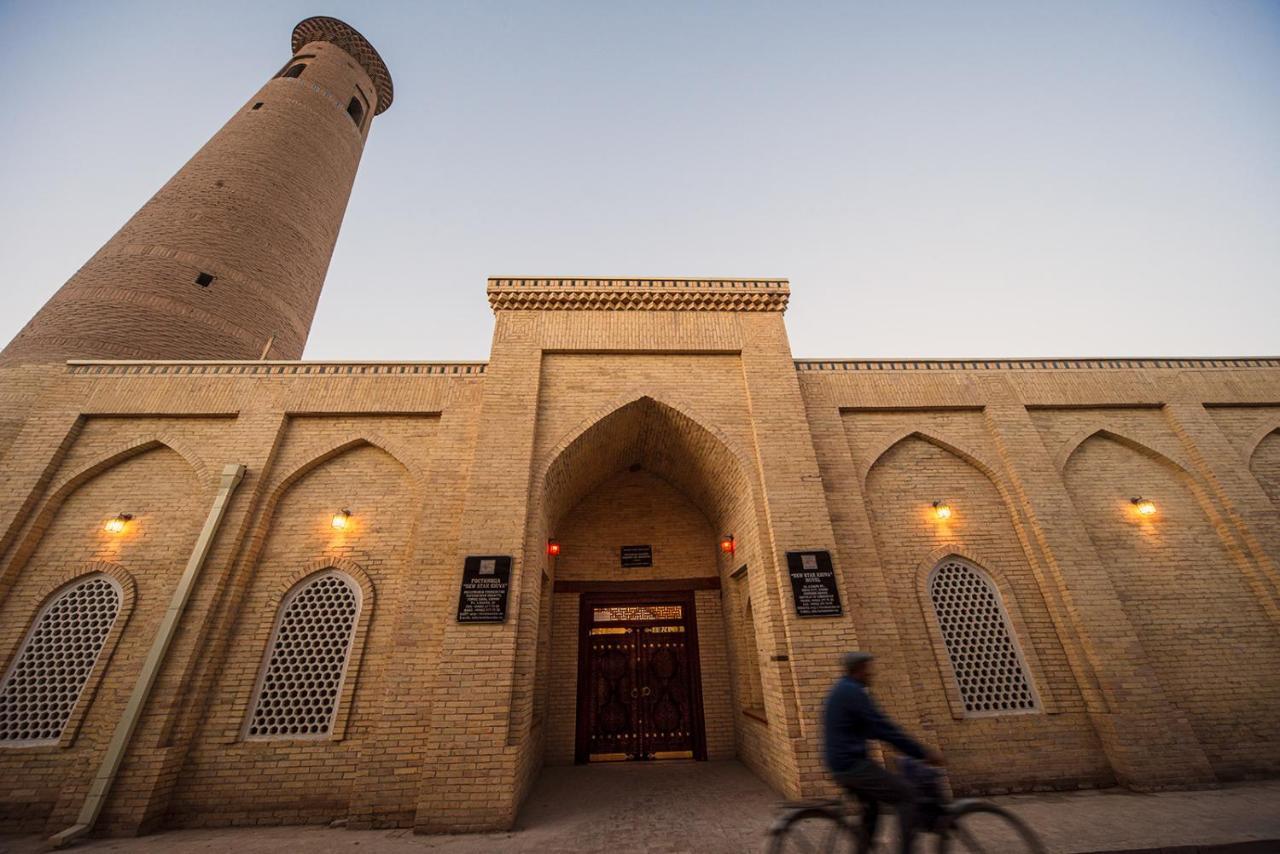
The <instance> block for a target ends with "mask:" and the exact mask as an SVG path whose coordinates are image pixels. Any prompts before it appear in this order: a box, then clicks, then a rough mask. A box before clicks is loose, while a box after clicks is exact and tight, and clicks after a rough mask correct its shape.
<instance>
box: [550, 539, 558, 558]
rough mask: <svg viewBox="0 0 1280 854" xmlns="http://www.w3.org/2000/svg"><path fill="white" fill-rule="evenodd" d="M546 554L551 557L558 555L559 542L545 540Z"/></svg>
mask: <svg viewBox="0 0 1280 854" xmlns="http://www.w3.org/2000/svg"><path fill="white" fill-rule="evenodd" d="M547 554H549V555H551V556H552V557H555V556H556V555H558V554H560V542H559V541H558V540H547Z"/></svg>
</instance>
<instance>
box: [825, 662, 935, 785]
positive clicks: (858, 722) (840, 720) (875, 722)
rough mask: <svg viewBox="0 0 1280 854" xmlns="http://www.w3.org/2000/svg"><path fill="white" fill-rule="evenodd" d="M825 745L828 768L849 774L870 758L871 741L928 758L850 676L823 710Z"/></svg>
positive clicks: (839, 684)
mask: <svg viewBox="0 0 1280 854" xmlns="http://www.w3.org/2000/svg"><path fill="white" fill-rule="evenodd" d="M822 730H823V744H824V748H825V759H826V763H827V768H828V769H829V770H830V771H831V772H832V773H833V774H839V773H841V772H842V771H848V770H849V769H850V768H852V767H853V766H854V764H856V763H857V762H860V761H862V760H864V759H866V758H867V740H868V739H875V740H876V741H883V742H885V743H887V744H891V745H893V746H894V747H896V748H897V749H898V750H900V751H901V752H903V753H905V754H906V755H908V756H914V757H915V758H916V759H923V758H924V748H923V747H921V746H920V745H919V744H917V743H916V742H915V740H914V739H912V738H911V737H910V736H909V735H907V734H906V733H905V732H903V731H902V730H901V729H899V728H898V726H897V725H896V724H895V723H894V722H893V721H891V720H889V719H888V718H887V717H885V714H884V712H882V711H880V708H879V706H877V705H876V703H875V701H874V700H872V699H871V695H870V694H868V693H867V689H866V687H864V686H863V684H862V683H861V682H859V681H858V680H857V679H854V678H853V677H851V676H846V677H844V678H843V679H841V680H840V681H839V682H837V683H836V684H835V685H833V686H832V688H831V693H829V694H827V701H826V703H825V705H824V706H823V708H822Z"/></svg>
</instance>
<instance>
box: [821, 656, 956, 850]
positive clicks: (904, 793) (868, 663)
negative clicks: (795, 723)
mask: <svg viewBox="0 0 1280 854" xmlns="http://www.w3.org/2000/svg"><path fill="white" fill-rule="evenodd" d="M873 660H874V656H872V655H871V654H870V653H867V652H850V653H846V654H845V656H844V659H843V664H844V671H845V675H844V677H843V678H841V679H840V680H839V681H837V682H836V684H835V685H834V686H832V688H831V692H830V693H829V694H828V695H827V700H826V704H825V705H824V707H823V711H822V728H823V735H824V745H825V757H824V758H825V760H826V764H827V770H829V771H830V772H831V776H832V777H833V778H834V779H835V781H836V782H837V783H839V784H840V786H841V787H842V788H844V789H845V790H846V791H848V792H850V793H851V794H853V795H854V796H855V797H857V798H858V800H860V801H861V802H862V803H863V806H864V813H863V828H864V832H865V833H866V834H867V835H868V839H871V838H874V836H875V829H876V819H877V818H878V816H879V811H880V810H879V805H880V804H881V803H887V804H892V805H893V807H894V809H895V810H896V811H897V813H898V825H899V828H900V830H901V838H902V847H901V851H902V854H910V851H911V846H912V843H913V842H914V839H915V834H916V830H917V826H916V824H917V820H916V795H915V790H914V788H913V787H912V785H911V784H910V783H908V782H907V781H906V780H905V779H903V778H902V777H901V776H899V775H897V774H893V773H891V772H890V771H887V770H886V769H885V768H884V767H883V766H881V765H879V764H877V763H876V762H874V761H872V759H871V758H870V757H869V756H868V755H867V741H868V739H874V740H876V741H883V742H885V743H886V744H890V745H892V746H893V747H895V748H897V749H898V750H899V751H901V752H902V753H905V754H906V755H907V756H911V757H914V758H916V759H923V760H924V761H926V762H929V763H931V764H934V765H941V764H942V756H941V755H940V754H938V753H937V752H936V751H933V750H930V749H928V748H926V747H923V746H922V745H920V744H919V743H917V742H916V741H915V740H914V739H912V738H911V737H910V736H908V735H907V734H906V733H905V732H903V731H902V730H901V729H900V728H899V727H898V726H897V725H896V724H894V723H893V721H891V720H889V718H887V717H886V716H885V714H884V713H883V712H882V711H880V708H879V707H878V706H877V705H876V704H875V701H874V700H872V699H871V695H870V694H869V693H867V688H868V687H870V685H871V682H872V678H873V676H874V669H873V665H872V662H873Z"/></svg>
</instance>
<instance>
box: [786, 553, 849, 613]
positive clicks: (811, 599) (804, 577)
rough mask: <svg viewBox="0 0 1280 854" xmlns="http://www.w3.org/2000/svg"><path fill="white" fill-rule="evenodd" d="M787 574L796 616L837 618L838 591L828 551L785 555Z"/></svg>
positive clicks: (838, 610) (839, 610) (840, 611)
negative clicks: (789, 578) (789, 579)
mask: <svg viewBox="0 0 1280 854" xmlns="http://www.w3.org/2000/svg"><path fill="white" fill-rule="evenodd" d="M787 573H788V574H789V575H790V576H791V595H792V596H793V597H794V598H795V600H796V616H798V617H838V616H840V615H841V614H843V613H844V610H843V609H842V608H841V607H840V591H839V590H838V589H837V588H836V573H835V569H833V568H832V566H831V553H830V552H787Z"/></svg>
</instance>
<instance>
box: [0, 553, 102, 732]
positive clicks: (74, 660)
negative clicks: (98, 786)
mask: <svg viewBox="0 0 1280 854" xmlns="http://www.w3.org/2000/svg"><path fill="white" fill-rule="evenodd" d="M120 598H121V597H120V586H119V585H118V584H116V582H115V581H113V580H112V579H111V578H108V577H107V576H105V575H94V576H90V577H89V578H86V579H84V580H83V581H81V582H79V583H77V584H75V585H74V586H72V587H70V588H68V589H67V590H66V591H65V592H63V593H61V594H60V595H59V596H58V597H57V598H56V599H54V600H53V601H52V602H50V603H49V604H48V605H46V606H45V608H44V610H42V611H41V612H40V614H39V615H37V617H36V619H35V622H34V623H33V624H32V626H31V631H30V632H28V633H27V637H26V640H24V641H23V643H22V647H21V651H20V652H19V653H18V657H17V659H16V660H15V661H14V662H13V665H12V667H10V668H9V672H8V673H7V674H6V675H5V678H4V682H3V683H2V684H0V745H10V746H14V745H25V744H39V743H48V742H57V741H58V739H59V738H61V737H62V730H63V729H64V728H66V726H67V721H68V720H70V718H71V710H72V709H74V708H75V705H76V701H77V700H78V699H79V698H80V692H81V691H83V690H84V685H85V683H86V682H88V681H89V674H90V673H92V672H93V665H94V663H95V662H96V661H97V660H98V654H99V653H100V652H102V645H103V644H104V643H106V640H107V635H108V634H110V633H111V627H112V626H113V625H114V624H115V621H116V617H117V616H118V615H119V614H120Z"/></svg>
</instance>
